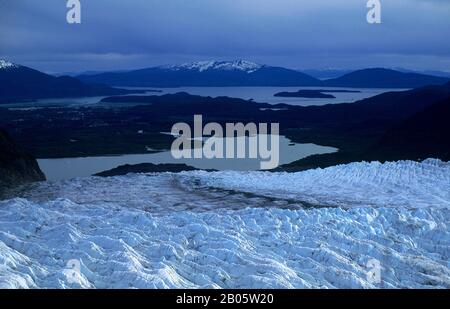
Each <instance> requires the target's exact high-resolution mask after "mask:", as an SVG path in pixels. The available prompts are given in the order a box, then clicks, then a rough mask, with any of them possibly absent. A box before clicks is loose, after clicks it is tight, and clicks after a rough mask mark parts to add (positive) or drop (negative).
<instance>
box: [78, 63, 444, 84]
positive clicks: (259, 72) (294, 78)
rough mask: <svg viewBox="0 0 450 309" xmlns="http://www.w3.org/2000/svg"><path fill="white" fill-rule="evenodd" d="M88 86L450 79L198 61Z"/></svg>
mask: <svg viewBox="0 0 450 309" xmlns="http://www.w3.org/2000/svg"><path fill="white" fill-rule="evenodd" d="M78 78H79V79H80V80H82V81H84V82H87V83H102V84H107V85H110V86H130V87H226V86H236V87H238V86H261V87H263V86H279V87H295V86H298V87H311V86H316V87H320V86H323V87H351V88H417V87H422V86H427V85H441V84H444V83H446V82H448V81H449V80H450V79H449V78H445V77H438V76H432V75H426V74H419V73H410V72H400V71H396V70H391V69H383V68H374V69H363V70H358V71H354V72H350V73H347V74H344V75H343V76H340V77H337V78H333V79H327V80H319V79H317V78H315V77H312V76H310V75H308V74H305V73H302V72H300V71H297V70H292V69H287V68H282V67H273V66H268V65H261V64H257V63H254V62H250V61H246V60H235V61H199V62H192V63H184V64H181V65H165V66H157V67H151V68H146V69H140V70H133V71H126V72H107V73H100V74H83V75H79V76H78Z"/></svg>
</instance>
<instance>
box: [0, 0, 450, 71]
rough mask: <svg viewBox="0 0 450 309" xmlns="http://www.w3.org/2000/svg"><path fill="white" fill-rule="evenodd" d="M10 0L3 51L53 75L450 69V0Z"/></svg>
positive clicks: (0, 37) (0, 15)
mask: <svg viewBox="0 0 450 309" xmlns="http://www.w3.org/2000/svg"><path fill="white" fill-rule="evenodd" d="M66 2H67V1H66V0H39V1H36V0H0V57H2V58H7V59H8V60H11V61H14V62H17V63H20V64H24V65H28V66H31V67H34V68H37V69H41V70H44V71H46V72H74V71H86V70H120V69H130V68H142V67H149V66H154V65H159V64H169V63H182V62H189V61H196V60H210V59H218V60H232V59H247V60H251V61H255V62H258V63H264V64H269V65H280V66H286V67H290V68H296V69H318V68H340V69H357V68H364V67H380V66H383V67H403V68H408V69H416V70H443V71H450V39H449V38H450V1H449V0H381V3H382V24H381V25H370V24H368V23H367V21H366V14H367V10H368V9H367V8H366V3H367V0H126V1H125V0H80V2H81V5H82V23H81V24H80V25H70V24H68V23H67V22H66V13H67V10H68V9H67V8H66Z"/></svg>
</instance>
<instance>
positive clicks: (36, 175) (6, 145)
mask: <svg viewBox="0 0 450 309" xmlns="http://www.w3.org/2000/svg"><path fill="white" fill-rule="evenodd" d="M43 180H45V176H44V174H43V173H42V171H41V170H40V168H39V165H38V163H37V161H36V160H35V159H34V158H33V157H32V156H31V155H29V154H28V153H27V152H26V151H25V150H24V149H22V148H21V147H20V146H19V145H17V144H16V143H15V142H14V141H13V140H12V139H11V137H10V136H9V135H8V133H7V132H6V131H4V130H2V129H0V193H1V191H2V190H4V189H6V188H7V187H13V186H16V185H20V184H24V183H27V182H33V181H43Z"/></svg>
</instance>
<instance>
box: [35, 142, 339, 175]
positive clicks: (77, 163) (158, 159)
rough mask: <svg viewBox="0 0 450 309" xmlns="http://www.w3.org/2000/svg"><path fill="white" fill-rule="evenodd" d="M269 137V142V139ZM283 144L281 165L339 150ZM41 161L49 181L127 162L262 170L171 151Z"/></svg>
mask: <svg viewBox="0 0 450 309" xmlns="http://www.w3.org/2000/svg"><path fill="white" fill-rule="evenodd" d="M242 138H245V139H246V141H245V143H246V146H247V145H248V142H249V140H248V139H249V138H248V137H242ZM223 140H224V139H223ZM266 140H268V141H269V139H267V138H266ZM224 145H226V143H224ZM268 145H269V147H268V149H270V148H271V145H270V142H269V144H268ZM279 145H280V148H279V165H283V164H287V163H291V162H293V161H296V160H299V159H302V158H305V157H308V156H311V155H315V154H326V153H333V152H336V151H338V149H336V148H333V147H327V146H320V145H315V144H296V143H292V142H291V141H290V140H289V139H288V138H286V137H284V136H281V135H280V136H279ZM224 148H226V147H224ZM247 149H248V147H247ZM247 153H248V152H247ZM262 161H268V160H262ZM38 163H39V166H40V168H41V169H42V171H43V172H44V174H45V175H46V177H47V179H48V180H64V179H71V178H76V177H87V176H91V175H93V174H96V173H99V172H102V171H105V170H110V169H113V168H115V167H118V166H120V165H124V164H140V163H153V164H160V163H184V164H187V165H190V166H193V167H196V168H200V169H215V170H237V171H250V170H259V169H260V163H261V159H259V158H258V159H249V158H245V159H206V158H201V159H175V158H174V157H173V156H172V153H171V152H170V151H163V152H158V153H149V154H129V155H121V156H103V157H81V158H61V159H39V160H38Z"/></svg>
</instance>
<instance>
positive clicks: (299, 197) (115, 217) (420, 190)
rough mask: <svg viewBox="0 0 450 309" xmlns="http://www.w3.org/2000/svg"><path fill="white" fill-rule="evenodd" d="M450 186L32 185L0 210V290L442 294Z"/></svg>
mask: <svg viewBox="0 0 450 309" xmlns="http://www.w3.org/2000/svg"><path fill="white" fill-rule="evenodd" d="M449 185H450V163H444V162H441V161H439V160H427V161H425V162H422V163H416V162H409V161H402V162H395V163H385V164H380V163H353V164H349V165H343V166H336V167H331V168H328V169H323V170H322V169H317V170H311V171H305V172H300V173H292V174H288V173H268V172H215V173H207V172H201V171H195V172H185V173H181V174H171V173H160V174H130V175H127V176H118V177H110V178H98V177H89V178H79V179H74V180H70V181H62V182H44V183H40V184H33V185H30V186H28V187H27V188H25V189H24V191H22V192H20V198H13V199H9V200H4V201H1V202H0V287H8V288H13V287H31V288H33V287H41V288H45V287H57V288H61V287H84V288H92V287H96V288H105V287H106V288H122V287H123V288H128V287H138V288H197V287H206V288H304V287H306V288H360V287H363V288H394V287H396V288H402V287H442V288H450V259H449V256H450V232H449V228H448V224H449V222H450V211H449V210H450V192H449V189H448V188H449V187H450V186H449ZM374 259H375V260H377V261H379V262H380V265H381V267H382V268H381V272H380V274H381V282H379V283H378V282H374V281H373V280H370V279H371V278H370V277H368V272H369V271H370V270H371V268H370V263H369V262H370V261H372V260H374ZM72 260H76V261H79V263H80V267H81V268H80V272H75V273H74V272H73V270H72V269H70V268H69V267H68V266H67V265H68V262H69V261H72ZM368 265H369V266H368ZM74 274H75V275H74Z"/></svg>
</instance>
